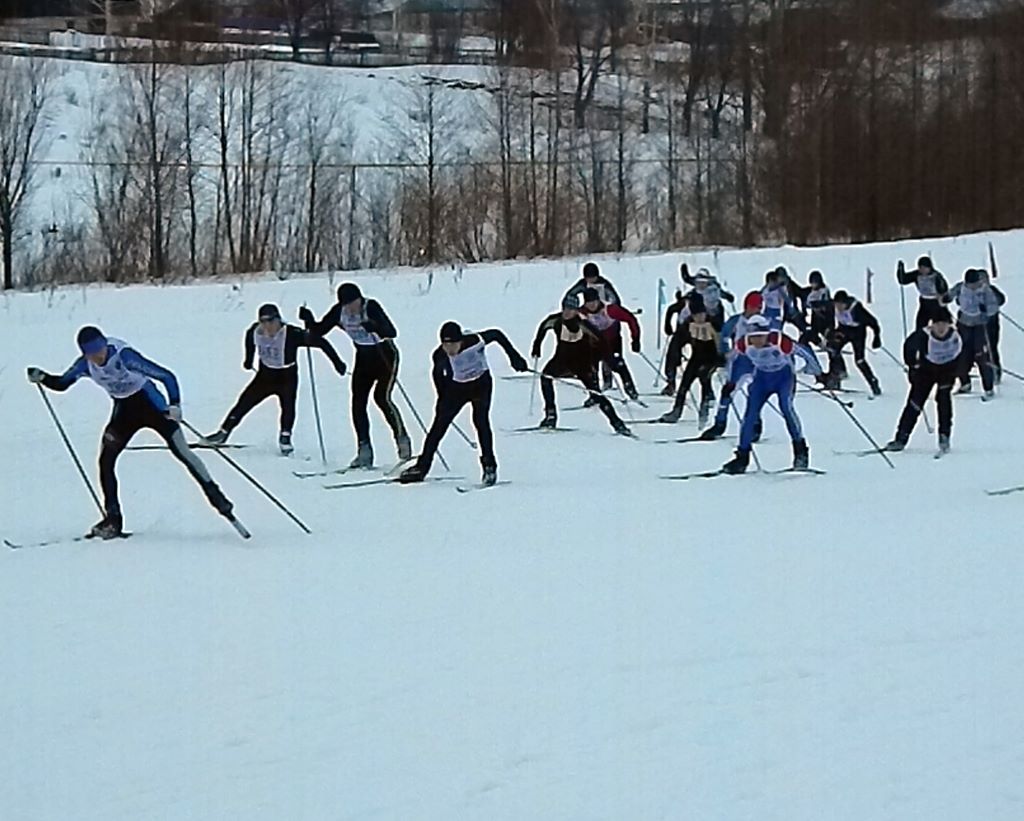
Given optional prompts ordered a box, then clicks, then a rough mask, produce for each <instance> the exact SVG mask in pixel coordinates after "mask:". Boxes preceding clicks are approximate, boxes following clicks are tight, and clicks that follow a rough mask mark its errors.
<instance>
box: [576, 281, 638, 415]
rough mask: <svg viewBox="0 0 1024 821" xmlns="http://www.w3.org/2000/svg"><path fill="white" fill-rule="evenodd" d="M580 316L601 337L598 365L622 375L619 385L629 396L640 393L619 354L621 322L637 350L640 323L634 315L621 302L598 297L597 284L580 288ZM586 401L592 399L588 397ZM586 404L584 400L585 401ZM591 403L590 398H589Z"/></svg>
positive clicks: (636, 351) (635, 396)
mask: <svg viewBox="0 0 1024 821" xmlns="http://www.w3.org/2000/svg"><path fill="white" fill-rule="evenodd" d="M580 316H582V317H583V319H584V320H585V321H586V323H587V324H588V325H589V326H590V327H591V328H593V329H594V331H596V332H597V335H598V337H600V339H601V365H602V367H607V368H609V369H610V370H611V371H612V372H613V373H617V374H618V375H619V377H620V378H621V379H622V386H623V388H624V389H625V391H626V395H627V396H628V397H629V398H630V399H634V400H635V399H638V398H639V394H638V393H637V390H636V385H635V384H634V382H633V375H632V374H631V373H630V372H629V367H628V366H627V365H626V360H625V359H623V357H622V323H623V322H625V323H626V324H627V325H628V326H629V335H630V338H631V340H632V346H631V347H632V350H633V353H640V323H639V322H637V320H636V316H635V315H634V314H633V313H632V312H631V311H627V310H626V309H625V308H623V307H622V306H621V305H609V304H607V303H605V302H602V301H601V296H600V293H599V292H598V290H597V289H596V288H584V289H583V307H582V308H581V309H580ZM587 402H591V400H590V399H588V400H587ZM584 404H586V403H584ZM591 404H592V402H591Z"/></svg>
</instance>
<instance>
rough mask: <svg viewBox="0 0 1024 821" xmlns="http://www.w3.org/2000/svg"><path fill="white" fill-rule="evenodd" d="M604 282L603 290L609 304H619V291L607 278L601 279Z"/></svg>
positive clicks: (620, 298)
mask: <svg viewBox="0 0 1024 821" xmlns="http://www.w3.org/2000/svg"><path fill="white" fill-rule="evenodd" d="M602 281H603V282H604V287H605V291H606V292H607V295H608V304H609V305H612V304H614V305H621V304H622V297H620V296H619V292H618V291H616V290H615V286H614V285H612V284H611V283H610V282H609V281H608V280H607V279H603V280H602Z"/></svg>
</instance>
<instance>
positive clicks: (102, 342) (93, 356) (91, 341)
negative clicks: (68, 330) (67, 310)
mask: <svg viewBox="0 0 1024 821" xmlns="http://www.w3.org/2000/svg"><path fill="white" fill-rule="evenodd" d="M77 341H78V350H80V351H81V352H82V356H84V357H85V358H86V359H88V360H89V361H90V362H93V363H95V364H97V365H102V364H103V363H104V362H106V361H107V338H106V337H105V336H104V335H103V331H101V330H100V329H99V328H96V327H94V326H92V325H86V326H85V327H84V328H82V329H81V330H80V331H79V332H78V338H77Z"/></svg>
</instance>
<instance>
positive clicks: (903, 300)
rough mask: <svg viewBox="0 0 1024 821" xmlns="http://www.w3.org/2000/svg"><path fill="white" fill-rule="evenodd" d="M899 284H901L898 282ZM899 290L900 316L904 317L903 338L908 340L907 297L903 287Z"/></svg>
mask: <svg viewBox="0 0 1024 821" xmlns="http://www.w3.org/2000/svg"><path fill="white" fill-rule="evenodd" d="M897 284H899V282H898V281H897ZM899 288H900V314H901V315H902V317H903V338H904V339H906V338H907V335H908V334H907V296H906V292H905V291H904V288H903V286H902V285H900V286H899Z"/></svg>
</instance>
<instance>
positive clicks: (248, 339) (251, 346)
mask: <svg viewBox="0 0 1024 821" xmlns="http://www.w3.org/2000/svg"><path fill="white" fill-rule="evenodd" d="M256 325H257V323H255V322H254V323H253V324H252V325H251V326H250V327H249V330H248V331H246V332H245V359H244V360H243V361H242V367H243V368H245V369H246V370H247V371H251V370H252V362H253V359H254V358H255V356H256V339H255V335H256Z"/></svg>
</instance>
